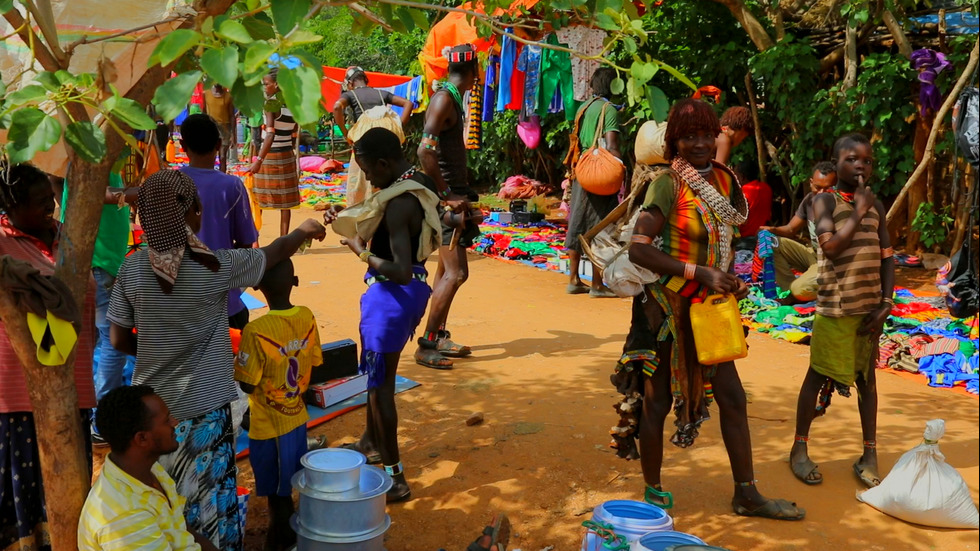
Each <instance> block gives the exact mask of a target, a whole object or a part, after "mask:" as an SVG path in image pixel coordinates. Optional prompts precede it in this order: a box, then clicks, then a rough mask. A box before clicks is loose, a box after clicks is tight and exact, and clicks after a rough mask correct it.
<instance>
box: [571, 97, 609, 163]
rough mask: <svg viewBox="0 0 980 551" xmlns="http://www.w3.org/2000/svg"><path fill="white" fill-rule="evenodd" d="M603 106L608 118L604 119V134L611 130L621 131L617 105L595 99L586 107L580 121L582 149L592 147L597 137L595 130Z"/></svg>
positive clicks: (579, 137) (579, 132)
mask: <svg viewBox="0 0 980 551" xmlns="http://www.w3.org/2000/svg"><path fill="white" fill-rule="evenodd" d="M603 108H605V110H606V118H605V119H604V121H603V126H602V136H605V135H606V134H607V133H609V132H619V111H617V110H616V107H614V106H613V104H611V103H609V102H608V101H606V100H604V99H599V100H596V101H593V102H592V103H591V104H589V105H588V107H586V108H585V109H586V111H585V114H584V115H582V120H581V122H580V123H579V129H578V141H579V144H580V146H581V148H582V151H585V150H586V149H589V148H590V147H592V140H593V139H594V138H595V131H596V128H597V127H598V126H599V114H600V113H601V112H602V109H603ZM602 136H599V137H600V138H601V137H602Z"/></svg>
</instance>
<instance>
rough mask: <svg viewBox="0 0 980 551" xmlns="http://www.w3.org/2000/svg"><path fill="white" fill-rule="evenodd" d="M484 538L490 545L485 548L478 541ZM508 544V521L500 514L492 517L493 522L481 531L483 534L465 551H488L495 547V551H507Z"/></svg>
mask: <svg viewBox="0 0 980 551" xmlns="http://www.w3.org/2000/svg"><path fill="white" fill-rule="evenodd" d="M485 537H489V538H490V543H489V544H488V545H486V546H483V545H481V544H480V540H482V539H483V538H485ZM508 542H510V520H509V519H508V518H507V515H505V514H503V513H500V514H499V515H494V517H493V521H492V522H491V523H490V524H489V525H488V526H487V527H485V528H484V529H483V534H482V535H481V536H480V537H478V538H476V539H475V540H473V543H471V544H469V546H467V548H466V551H490V549H492V548H493V546H495V545H496V546H497V551H507V543H508Z"/></svg>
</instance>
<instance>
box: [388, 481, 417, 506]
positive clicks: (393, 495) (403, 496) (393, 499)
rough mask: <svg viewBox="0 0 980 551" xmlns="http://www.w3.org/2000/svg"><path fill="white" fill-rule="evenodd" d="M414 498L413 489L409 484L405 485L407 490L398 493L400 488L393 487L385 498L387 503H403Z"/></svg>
mask: <svg viewBox="0 0 980 551" xmlns="http://www.w3.org/2000/svg"><path fill="white" fill-rule="evenodd" d="M411 498H412V488H411V487H409V485H408V484H406V485H405V489H404V490H401V491H398V487H397V485H396V486H392V487H391V489H390V490H388V494H387V495H386V496H385V503H401V502H402V501H408V500H409V499H411Z"/></svg>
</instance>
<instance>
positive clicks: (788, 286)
mask: <svg viewBox="0 0 980 551" xmlns="http://www.w3.org/2000/svg"><path fill="white" fill-rule="evenodd" d="M836 183H837V171H836V167H834V165H833V163H830V162H827V161H823V162H820V163H817V164H816V166H814V167H813V174H812V175H811V176H810V193H808V194H807V195H806V197H804V198H803V201H801V202H800V206H799V208H798V209H796V214H794V215H793V218H792V219H791V220H790V221H789V224H785V225H783V226H776V227H772V226H763V227H761V228H759V230H767V231H769V232H770V233H772V234H773V235H775V236H777V237H778V238H779V246H778V247H776V248H775V249H773V253H772V260H773V268H774V269H775V271H776V285H778V286H779V288H780V289H783V290H789V291H790V295H789V296H788V297H786V299H785V302H786V303H787V304H796V303H801V302H810V301H813V300H816V299H817V288H818V285H817V253H816V250H817V249H816V248H817V236H816V234H815V229H814V228H815V226H814V222H813V206H812V205H813V198H814V197H815V196H816V195H817V194H818V193H826V192H832V191H833V190H834V185H835V184H836ZM804 225H805V226H806V227H807V228H808V233H809V234H810V246H809V247H808V246H806V245H803V244H801V243H800V242H799V241H796V237H797V236H798V235H799V233H800V232H801V231H802V230H803V228H804ZM794 270H795V271H797V272H802V274H801V275H800V277H796V275H795V274H794V273H793V272H794Z"/></svg>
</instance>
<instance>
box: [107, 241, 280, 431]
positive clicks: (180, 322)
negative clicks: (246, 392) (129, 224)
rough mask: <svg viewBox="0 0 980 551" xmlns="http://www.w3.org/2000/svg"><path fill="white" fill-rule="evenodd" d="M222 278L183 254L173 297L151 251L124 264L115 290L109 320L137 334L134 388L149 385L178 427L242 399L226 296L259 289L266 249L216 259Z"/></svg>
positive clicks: (240, 251) (222, 253)
mask: <svg viewBox="0 0 980 551" xmlns="http://www.w3.org/2000/svg"><path fill="white" fill-rule="evenodd" d="M214 256H215V257H217V259H218V261H219V262H220V263H221V268H220V269H219V270H218V271H217V272H212V271H211V270H209V269H207V268H205V267H204V266H202V265H201V264H198V263H197V262H195V261H194V260H193V259H192V258H191V257H190V256H189V254H188V253H187V252H186V251H185V252H184V259H183V261H182V262H181V263H180V272H179V274H178V276H177V281H176V283H175V284H174V289H173V292H172V293H170V294H169V295H168V294H165V293H164V292H163V291H162V290H161V289H160V284H159V282H158V281H157V279H156V276H155V275H154V273H153V269H152V268H151V267H150V260H149V256H148V254H147V253H146V251H139V252H137V253H135V254H133V255H131V256H129V257H127V258H126V261H125V262H123V265H122V267H121V268H120V269H119V277H118V279H117V280H116V284H115V285H114V286H113V288H112V299H111V301H110V303H109V312H108V314H107V315H106V317H107V318H108V319H109V321H111V322H112V323H114V324H116V325H119V326H122V327H126V328H130V327H135V328H136V330H137V334H136V337H137V350H138V354H137V356H136V368H135V370H134V372H133V384H137V385H150V386H152V387H153V389H154V390H155V391H156V393H157V394H159V395H160V397H161V398H163V400H164V402H166V403H167V406H168V407H169V408H170V411H171V413H172V414H173V416H174V417H176V418H177V419H178V420H180V421H184V420H187V419H192V418H194V417H197V416H200V415H203V414H205V413H208V412H209V411H213V410H215V409H217V408H219V407H221V406H223V405H225V404H227V403H229V402H231V401H233V400H235V399H236V398H237V397H238V394H237V391H236V390H235V380H234V371H235V368H234V362H235V358H234V354H233V353H232V351H231V338H230V336H229V334H228V291H229V289H235V288H238V287H251V286H254V285H258V283H259V280H261V279H262V275H263V274H264V273H265V252H264V251H262V249H228V250H217V251H214Z"/></svg>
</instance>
